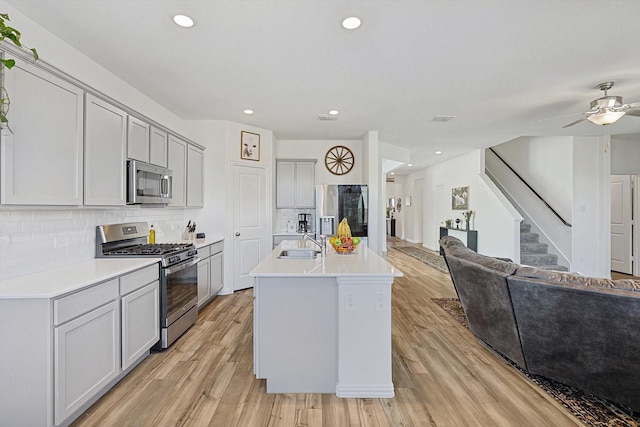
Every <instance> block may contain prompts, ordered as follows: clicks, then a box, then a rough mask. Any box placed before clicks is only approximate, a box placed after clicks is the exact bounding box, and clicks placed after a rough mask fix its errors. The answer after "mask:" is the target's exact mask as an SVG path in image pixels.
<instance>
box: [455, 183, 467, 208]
mask: <svg viewBox="0 0 640 427" xmlns="http://www.w3.org/2000/svg"><path fill="white" fill-rule="evenodd" d="M451 209H453V210H461V211H466V210H468V209H469V187H457V188H452V189H451Z"/></svg>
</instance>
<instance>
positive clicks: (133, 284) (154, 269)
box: [120, 264, 160, 295]
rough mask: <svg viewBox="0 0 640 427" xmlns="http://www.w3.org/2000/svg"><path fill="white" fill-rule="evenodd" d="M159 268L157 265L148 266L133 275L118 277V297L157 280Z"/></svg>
mask: <svg viewBox="0 0 640 427" xmlns="http://www.w3.org/2000/svg"><path fill="white" fill-rule="evenodd" d="M159 277H160V267H159V266H158V264H153V265H150V266H149V267H145V268H143V269H140V270H138V271H134V272H133V273H129V274H127V275H124V276H122V277H120V295H127V294H129V293H131V292H133V291H135V290H136V289H140V288H142V287H143V286H145V285H147V284H149V283H151V282H153V281H155V280H158V278H159Z"/></svg>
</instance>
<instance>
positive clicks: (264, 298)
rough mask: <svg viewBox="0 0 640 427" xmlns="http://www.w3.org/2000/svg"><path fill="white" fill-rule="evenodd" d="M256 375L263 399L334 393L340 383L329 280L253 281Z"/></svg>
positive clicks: (331, 282)
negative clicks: (261, 383) (277, 395)
mask: <svg viewBox="0 0 640 427" xmlns="http://www.w3.org/2000/svg"><path fill="white" fill-rule="evenodd" d="M254 291H255V296H256V300H255V307H256V310H255V312H254V316H255V318H254V328H255V329H254V332H255V341H254V344H255V347H254V363H256V366H255V368H254V371H255V373H256V377H258V378H266V380H267V393H334V392H335V389H336V383H337V378H338V349H337V346H338V338H337V336H338V331H337V327H338V325H337V324H338V320H337V319H338V316H337V301H338V291H337V283H336V280H335V278H333V277H306V278H303V277H273V278H271V277H259V278H256V280H255V286H254Z"/></svg>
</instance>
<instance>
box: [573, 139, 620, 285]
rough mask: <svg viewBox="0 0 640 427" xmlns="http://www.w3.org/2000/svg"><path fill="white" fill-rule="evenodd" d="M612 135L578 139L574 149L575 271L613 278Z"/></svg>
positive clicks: (586, 274)
mask: <svg viewBox="0 0 640 427" xmlns="http://www.w3.org/2000/svg"><path fill="white" fill-rule="evenodd" d="M608 142H609V137H608V136H602V137H576V138H575V147H574V150H573V202H574V204H573V223H572V224H573V227H572V229H573V239H572V241H573V245H572V262H571V271H575V272H578V273H580V274H583V275H585V276H593V277H606V278H608V277H610V275H611V184H610V170H611V169H610V162H611V158H610V151H609V149H608Z"/></svg>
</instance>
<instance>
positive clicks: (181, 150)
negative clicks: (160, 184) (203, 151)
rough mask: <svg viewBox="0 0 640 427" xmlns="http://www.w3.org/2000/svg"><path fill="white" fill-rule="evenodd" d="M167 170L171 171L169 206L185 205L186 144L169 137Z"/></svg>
mask: <svg viewBox="0 0 640 427" xmlns="http://www.w3.org/2000/svg"><path fill="white" fill-rule="evenodd" d="M168 161H169V169H171V170H172V171H173V183H172V189H173V196H172V197H171V203H169V206H178V207H184V206H186V205H187V143H186V142H185V141H183V140H181V139H178V138H176V137H175V136H173V135H171V136H170V137H169V158H168Z"/></svg>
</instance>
